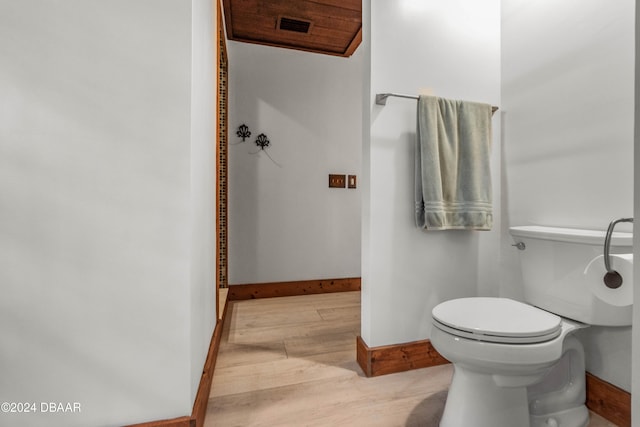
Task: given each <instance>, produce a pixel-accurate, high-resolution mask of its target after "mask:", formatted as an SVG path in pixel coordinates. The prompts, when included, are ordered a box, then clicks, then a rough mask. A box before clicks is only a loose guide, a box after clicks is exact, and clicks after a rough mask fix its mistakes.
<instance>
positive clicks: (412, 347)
mask: <svg viewBox="0 0 640 427" xmlns="http://www.w3.org/2000/svg"><path fill="white" fill-rule="evenodd" d="M356 359H357V361H358V364H359V365H360V368H362V371H363V372H364V374H365V375H366V376H367V377H377V376H379V375H386V374H393V373H395V372H404V371H409V370H411V369H420V368H428V367H431V366H437V365H444V364H446V363H449V361H448V360H447V359H445V358H444V357H442V356H441V355H440V353H438V352H437V351H436V349H435V348H433V345H431V341H430V340H421V341H413V342H408V343H403V344H393V345H385V346H381V347H373V348H371V347H369V346H367V344H366V343H365V342H364V340H363V339H362V337H360V336H358V337H357V340H356Z"/></svg>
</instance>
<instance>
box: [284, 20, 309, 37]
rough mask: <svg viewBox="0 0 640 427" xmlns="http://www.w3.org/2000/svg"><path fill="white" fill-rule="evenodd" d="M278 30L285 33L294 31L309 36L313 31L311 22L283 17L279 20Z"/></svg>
mask: <svg viewBox="0 0 640 427" xmlns="http://www.w3.org/2000/svg"><path fill="white" fill-rule="evenodd" d="M278 29H279V30H284V31H293V32H296V33H302V34H309V30H310V29H311V22H310V21H303V20H301V19H294V18H286V17H284V16H281V17H280V19H279V20H278Z"/></svg>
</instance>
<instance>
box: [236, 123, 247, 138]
mask: <svg viewBox="0 0 640 427" xmlns="http://www.w3.org/2000/svg"><path fill="white" fill-rule="evenodd" d="M236 135H238V137H239V138H242V142H244V140H245V139H246V138H249V137H250V136H251V131H250V130H249V127H248V126H247V125H245V124H244V123H243V124H241V125H240V127H238V131H237V132H236Z"/></svg>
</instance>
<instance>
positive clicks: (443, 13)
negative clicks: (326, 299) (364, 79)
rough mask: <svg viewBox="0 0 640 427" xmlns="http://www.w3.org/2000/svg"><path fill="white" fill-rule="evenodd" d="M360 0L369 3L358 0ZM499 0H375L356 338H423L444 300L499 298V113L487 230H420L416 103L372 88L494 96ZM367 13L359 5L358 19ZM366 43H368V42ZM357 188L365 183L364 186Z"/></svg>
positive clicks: (379, 341)
mask: <svg viewBox="0 0 640 427" xmlns="http://www.w3.org/2000/svg"><path fill="white" fill-rule="evenodd" d="M364 3H366V2H364ZM499 6H500V2H499V0H486V1H482V2H478V1H474V0H457V1H447V2H421V1H415V0H399V1H395V2H387V1H374V2H371V4H370V6H369V7H370V13H371V19H370V27H369V26H368V25H369V20H367V19H365V25H366V26H365V32H364V34H365V39H367V38H369V37H370V46H369V49H370V55H371V61H370V70H369V72H370V75H371V83H370V94H369V95H367V96H366V98H367V99H368V103H367V105H366V107H365V108H366V109H367V110H370V111H367V112H366V113H365V117H369V121H370V126H371V131H370V132H371V135H370V140H365V141H364V142H363V145H364V146H363V171H365V172H363V173H364V174H365V176H363V180H367V181H368V185H367V187H366V189H365V190H363V196H362V198H363V229H362V234H363V235H362V245H363V257H362V279H363V283H362V288H363V290H362V337H363V339H364V341H365V342H366V343H367V344H368V345H369V346H380V345H385V344H394V343H401V342H407V341H414V340H421V339H425V338H428V337H429V333H430V328H431V326H430V325H431V309H432V308H433V307H434V306H435V305H436V304H438V303H439V302H441V301H444V300H446V299H450V298H455V297H463V296H471V295H476V294H478V293H481V294H484V295H491V294H497V292H498V287H497V279H498V265H499V264H498V258H497V257H496V256H495V254H496V253H497V252H498V249H499V246H498V245H499V230H500V212H501V209H500V161H499V160H500V140H499V136H500V132H499V130H500V125H499V123H500V117H499V116H498V115H496V116H494V121H493V125H494V140H493V156H492V172H493V185H494V189H493V194H494V215H495V216H494V230H493V231H490V232H464V231H462V232H460V231H444V232H424V231H421V230H419V229H418V228H417V227H416V226H415V221H414V213H413V212H414V201H413V179H414V145H415V129H416V102H415V101H412V100H407V99H398V98H390V99H389V100H388V101H387V105H386V106H385V107H381V106H377V105H375V104H374V98H375V93H380V92H396V93H406V94H414V95H417V94H418V93H422V92H424V91H425V90H427V91H429V92H430V93H431V94H433V95H436V96H441V97H444V98H452V99H464V100H470V101H478V102H486V103H490V104H493V105H499V102H500V9H499ZM368 13H369V11H368V10H367V8H366V7H365V16H366V15H367V14H368ZM367 42H368V40H367ZM363 188H364V187H363Z"/></svg>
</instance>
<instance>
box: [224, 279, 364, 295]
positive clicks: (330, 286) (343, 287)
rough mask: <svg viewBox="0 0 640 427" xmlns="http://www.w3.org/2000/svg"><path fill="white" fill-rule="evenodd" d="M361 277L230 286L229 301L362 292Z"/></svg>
mask: <svg viewBox="0 0 640 427" xmlns="http://www.w3.org/2000/svg"><path fill="white" fill-rule="evenodd" d="M360 283H361V280H360V277H350V278H346V279H323V280H302V281H293V282H272V283H252V284H245V285H229V300H231V301H238V300H246V299H256V298H274V297H290V296H297V295H312V294H324V293H330V292H351V291H359V290H360Z"/></svg>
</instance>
